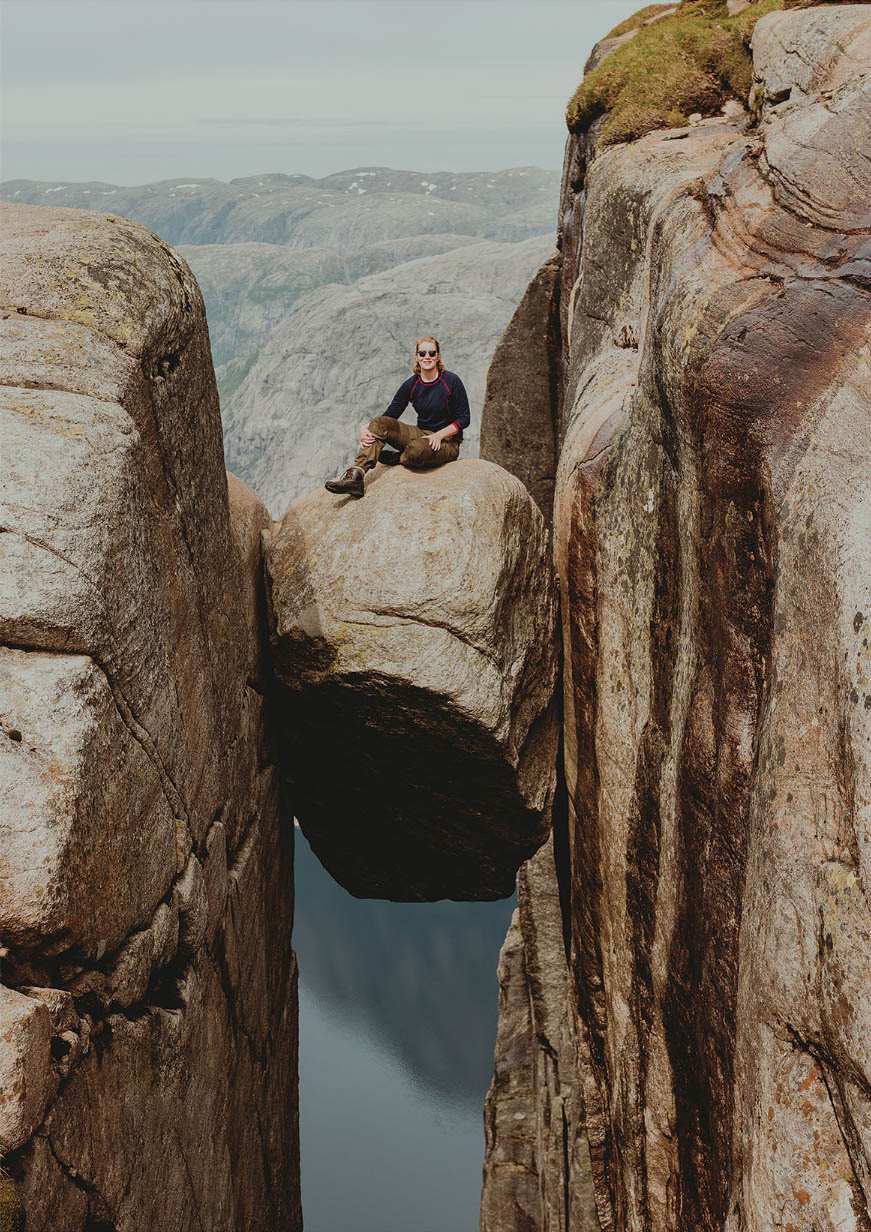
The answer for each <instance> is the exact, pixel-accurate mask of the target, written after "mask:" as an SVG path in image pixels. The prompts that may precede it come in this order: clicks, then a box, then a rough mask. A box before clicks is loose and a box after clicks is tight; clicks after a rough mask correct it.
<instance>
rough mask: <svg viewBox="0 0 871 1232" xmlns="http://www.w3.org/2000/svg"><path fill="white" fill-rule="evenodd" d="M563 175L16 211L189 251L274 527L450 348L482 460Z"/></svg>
mask: <svg viewBox="0 0 871 1232" xmlns="http://www.w3.org/2000/svg"><path fill="white" fill-rule="evenodd" d="M558 189H559V176H558V175H557V174H556V173H552V172H547V171H542V170H540V169H538V168H535V167H525V168H524V167H520V168H514V169H512V170H508V171H499V172H493V173H484V172H478V173H470V174H464V175H463V174H452V173H448V172H438V173H425V174H420V173H416V172H408V171H393V170H390V169H387V168H371V167H369V168H365V167H364V168H358V169H356V170H354V171H347V172H341V173H339V174H337V175H332V176H327V177H325V178H324V179H322V180H312V179H310V178H309V177H307V176H285V175H264V176H257V177H249V178H248V179H243V180H234V181H232V182H231V183H229V184H224V183H221V182H220V181H216V180H198V181H188V182H183V181H167V182H165V183H161V184H149V185H145V186H143V187H140V188H121V187H118V186H117V185H107V184H96V183H94V184H37V183H33V182H30V181H7V182H6V183H4V184H3V185H2V186H0V196H2V197H5V198H7V199H8V200H10V201H16V202H24V201H26V202H31V203H35V204H50V205H52V206H55V207H56V206H76V207H80V208H85V209H101V210H111V211H112V213H113V214H119V215H123V216H125V217H129V218H132V219H134V220H135V221H137V222H141V223H143V224H145V225H146V226H148V227H150V228H151V229H153V230H154V231H156V232H157V233H158V234H159V235H160V236H161V237H162V238H163V239H164V240H166V241H167V242H168V243H171V244H174V245H177V246H178V247H179V249H180V251H181V252H182V254H183V256H184V257H185V259H186V260H187V261H188V263H189V264H190V266H191V268H192V269H193V271H194V273H195V275H196V277H197V279H198V281H199V283H200V285H201V287H202V290H203V294H204V298H205V302H206V310H207V315H208V320H209V330H210V335H211V341H212V352H213V355H214V359H215V364H216V367H217V376H218V387H219V391H220V395H221V405H222V413H223V419H224V424H225V447H226V454H227V460H228V465H229V466H230V467H231V468H232V469H233V470H234V471H235V472H236V473H237V474H239V475H240V476H241V477H242V478H243V479H245V480H246V482H248V483H250V484H251V485H252V486H253V487H254V488H255V490H256V491H257V492H258V494H259V495H260V496H261V497H262V498H263V499H264V500H265V502H266V504H267V505H268V506H269V508H270V509H271V511H272V512H273V514H274V515H275V516H280V515H281V514H283V513H284V511H285V509H286V508H287V506H288V504H289V503H290V501H291V500H292V499H294V498H295V497H297V496H300V495H302V494H303V493H304V492H307V491H309V490H310V489H311V488H312V487H314V486H316V485H317V484H319V483H322V482H323V480H324V479H325V478H327V477H328V476H329V475H331V474H334V473H335V472H336V470H338V469H339V468H341V467H343V466H344V465H346V464H347V461H348V460H349V457H348V453H349V449H350V450H351V453H352V454H353V447H354V443H355V441H356V432H357V427H358V424H359V423H360V422H361V421H363V420H364V419H368V418H371V416H372V415H373V414H377V413H380V412H381V411H382V410H383V409H384V408H385V406H386V405H387V403H388V402H389V400H390V398H391V397H392V395H393V392H394V390H395V388H396V387H397V386H398V385H399V384H400V383H401V381H402V380H404V378H405V377H406V376H407V375H408V372H409V371H410V368H409V363H410V351H411V345H412V343H413V342H414V339H415V338H416V337H417V336H418V334H420V333H422V332H433V333H435V334H436V336H437V337H439V338H440V340H441V342H442V345H443V347H444V350H445V355H446V359H447V362H448V365H449V366H450V367H451V368H452V369H454V370H456V371H458V372H459V373H460V374H461V376H462V377H463V379H464V381H465V383H466V386H467V389H468V391H469V395H470V398H471V401H472V408H473V421H472V428H471V430H470V432H469V433H468V434H467V437H466V442H465V445H464V456H466V457H474V456H476V454H477V448H478V431H479V422H480V407H481V403H482V400H483V395H484V382H485V378H486V371H487V367H488V365H489V363H490V358H491V355H492V352H493V348H494V346H495V345H496V342H497V340H498V338H499V336H500V335H501V333H502V331H503V330H504V328H505V325H506V324H507V322H508V319H509V317H510V315H511V312H512V311H513V308H514V305H515V304H516V302H517V300H518V298H519V297H520V295H521V294H522V291H523V288H524V287H525V285H526V283H527V282H528V281H529V278H530V277H531V276H532V274H533V272H534V271H535V269H536V268H537V267H538V265H539V264H540V263H541V260H542V259H543V257H544V256H545V255H546V253H547V251H548V250H549V248H550V247H551V246H552V239H551V238H549V237H552V236H553V233H554V210H555V204H556V198H557V194H558Z"/></svg>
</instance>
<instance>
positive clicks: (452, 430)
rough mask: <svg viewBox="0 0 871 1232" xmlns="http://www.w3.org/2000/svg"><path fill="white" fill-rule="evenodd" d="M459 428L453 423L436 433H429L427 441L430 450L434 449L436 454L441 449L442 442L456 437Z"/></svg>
mask: <svg viewBox="0 0 871 1232" xmlns="http://www.w3.org/2000/svg"><path fill="white" fill-rule="evenodd" d="M459 430H460V429H459V428H458V427H457V425H456V424H455V423H449V424H448V426H447V427H446V428H439V430H438V432H430V433H429V435H428V437H427V439H428V441H429V447H430V449H435V450H436V452H438V450H439V449H441V447H442V441H446V440H449V439H450V437H452V436H456V435H457V433H458V432H459Z"/></svg>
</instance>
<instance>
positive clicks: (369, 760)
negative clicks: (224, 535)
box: [265, 460, 558, 901]
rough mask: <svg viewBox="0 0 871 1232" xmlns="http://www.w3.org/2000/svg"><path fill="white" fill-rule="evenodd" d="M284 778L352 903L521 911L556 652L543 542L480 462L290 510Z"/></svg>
mask: <svg viewBox="0 0 871 1232" xmlns="http://www.w3.org/2000/svg"><path fill="white" fill-rule="evenodd" d="M265 556H266V569H267V590H268V594H269V604H270V624H271V634H272V646H273V655H274V664H275V671H276V674H277V676H278V679H279V680H280V682H281V684H282V686H283V688H282V690H281V704H282V706H283V708H284V713H285V717H286V723H285V734H284V743H283V751H282V759H283V764H284V766H285V768H286V771H287V773H288V774H289V776H290V778H291V779H292V782H293V790H294V800H295V803H296V808H297V813H298V817H299V820H300V824H301V825H302V827H303V830H304V831H305V834H306V836H307V837H308V838H309V841H310V842H311V845H312V847H313V848H314V850H315V852H316V853H317V855H318V857H319V858H320V859H321V861H322V862H323V864H324V865H325V867H326V868H327V869H328V870H329V871H330V872H331V873H332V875H333V876H334V877H335V878H336V880H337V881H339V882H340V883H341V884H342V885H343V886H345V887H346V889H348V890H349V891H350V892H351V893H352V894H355V895H357V896H358V897H368V898H390V899H395V900H400V901H402V900H407V901H427V900H433V899H438V898H455V899H492V898H502V897H505V896H507V895H508V894H510V893H511V891H512V890H513V887H514V877H515V874H516V872H517V868H518V866H519V864H520V863H521V861H522V860H524V859H525V858H527V857H528V856H529V855H531V854H532V852H534V851H535V850H536V848H537V847H538V846H539V845H540V844H541V843H542V842H543V840H544V838H545V837H546V834H547V832H548V827H549V824H550V817H549V810H550V804H551V800H552V795H553V788H554V780H555V756H556V717H555V709H554V688H555V683H556V674H557V663H558V652H557V644H556V640H555V610H556V609H555V598H554V583H553V577H552V566H551V563H550V553H549V546H548V535H547V531H546V530H545V527H544V523H543V520H542V518H541V515H540V513H539V512H538V510H537V508H536V507H535V505H534V503H533V501H532V500H531V498H530V497H529V495H528V494H527V492H526V490H525V489H524V487H523V485H522V484H521V483H520V482H519V481H518V480H516V479H515V478H513V477H512V476H510V475H508V474H507V473H506V472H505V471H503V470H501V469H500V468H499V467H498V466H494V465H492V464H491V463H488V462H480V461H472V460H468V461H460V462H456V463H452V464H450V465H448V466H445V467H443V468H439V469H438V470H434V471H431V472H428V473H414V472H411V471H406V470H404V469H402V468H400V467H397V468H396V469H395V470H392V471H388V470H387V469H386V468H384V467H379V468H378V470H377V471H375V472H373V474H372V477H371V478H370V479H369V481H368V484H367V494H366V497H365V498H364V499H363V500H362V501H349V500H347V499H343V498H339V497H335V496H331V495H330V494H329V493H326V492H324V491H319V492H314V493H312V494H311V495H310V496H306V497H303V498H302V499H300V500H298V501H296V502H294V504H292V505H291V507H290V509H289V510H288V512H287V514H286V515H285V517H284V520H283V521H282V522H281V524H280V525H279V526H278V527H277V529H276V531H275V534H274V536H272V537H271V539H270V540H269V541H268V543H267V547H266V553H265Z"/></svg>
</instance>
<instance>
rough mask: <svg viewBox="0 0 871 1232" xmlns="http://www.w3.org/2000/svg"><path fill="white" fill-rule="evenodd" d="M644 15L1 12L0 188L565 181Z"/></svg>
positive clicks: (120, 8)
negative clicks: (270, 181)
mask: <svg viewBox="0 0 871 1232" xmlns="http://www.w3.org/2000/svg"><path fill="white" fill-rule="evenodd" d="M642 3H643V0H537V2H533V0H523V2H519V0H439V3H435V4H430V3H426V2H425V0H317V2H313V0H2V8H0V21H2V36H3V37H2V82H3V86H2V93H3V148H2V165H0V179H13V178H16V179H17V178H26V179H41V180H58V181H60V180H64V181H67V180H106V181H110V182H113V183H120V184H141V183H145V182H148V181H151V180H159V179H168V178H173V177H177V176H189V175H190V176H196V177H200V176H214V177H216V178H218V179H231V178H232V177H234V176H243V175H254V174H256V173H258V172H263V171H283V172H287V173H294V172H302V173H304V174H308V175H317V176H320V175H326V174H329V173H330V172H333V171H340V170H343V169H345V168H349V167H355V166H361V165H370V166H393V167H401V168H409V169H414V170H422V171H424V170H426V171H437V170H451V171H472V170H497V169H499V168H502V167H510V166H521V165H525V164H537V165H539V166H543V167H559V166H560V164H561V161H562V150H563V145H564V142H565V127H564V121H563V113H564V111H565V105H566V102H567V101H568V98H569V96H570V95H571V93H572V91H573V90H574V88H575V86H576V85H577V83H578V81H579V80H580V77H581V73H582V70H583V65H584V61H585V60H586V58H587V55H588V54H589V51H590V49H591V47H592V46H593V43H594V42H595V41H596V40H597V39H598V38H601V37H602V35H603V34H605V33H607V31H608V30H609V29H611V28H612V27H613V26H614V25H616V24H617V23H618V22H620V21H622V20H623V18H624V17H627V16H628V15H629V14H630V13H633V12H635V11H636V9H638V8H639V7H641V4H642Z"/></svg>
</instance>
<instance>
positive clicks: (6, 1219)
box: [0, 1173, 23, 1232]
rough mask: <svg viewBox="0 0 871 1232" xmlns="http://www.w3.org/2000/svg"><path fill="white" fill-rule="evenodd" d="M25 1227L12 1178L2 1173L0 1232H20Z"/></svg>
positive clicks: (0, 1174) (0, 1176) (0, 1181)
mask: <svg viewBox="0 0 871 1232" xmlns="http://www.w3.org/2000/svg"><path fill="white" fill-rule="evenodd" d="M22 1227H23V1221H22V1212H21V1203H20V1202H19V1201H18V1191H17V1189H16V1187H15V1182H14V1181H13V1179H12V1177H11V1176H6V1175H3V1174H2V1173H0V1232H20V1229H21V1228H22Z"/></svg>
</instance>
